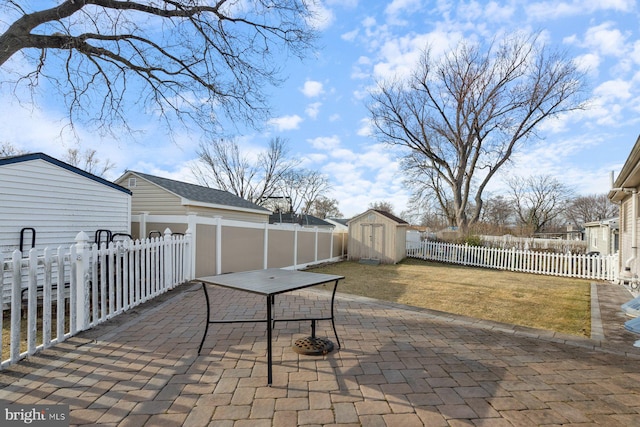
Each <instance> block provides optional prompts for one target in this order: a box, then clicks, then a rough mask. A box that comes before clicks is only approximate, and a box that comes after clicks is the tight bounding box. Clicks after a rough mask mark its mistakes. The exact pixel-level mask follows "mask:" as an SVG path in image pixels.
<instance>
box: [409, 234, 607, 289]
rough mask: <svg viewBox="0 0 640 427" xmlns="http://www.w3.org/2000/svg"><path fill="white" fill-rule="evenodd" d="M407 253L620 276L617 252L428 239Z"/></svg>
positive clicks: (537, 271)
mask: <svg viewBox="0 0 640 427" xmlns="http://www.w3.org/2000/svg"><path fill="white" fill-rule="evenodd" d="M407 256H408V257H411V258H420V259H424V260H431V261H440V262H447V263H452V264H462V265H468V266H474V267H486V268H495V269H499V270H509V271H519V272H524V273H533V274H546V275H553V276H564V277H576V278H582V279H594V280H607V281H613V280H616V279H617V278H618V255H617V254H615V255H603V256H600V255H583V254H571V253H566V254H560V253H551V252H540V251H527V250H518V249H515V248H514V249H500V248H486V247H481V246H468V245H457V244H451V243H442V242H432V241H424V242H421V243H412V244H411V245H410V246H409V245H407Z"/></svg>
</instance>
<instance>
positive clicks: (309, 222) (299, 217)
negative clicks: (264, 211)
mask: <svg viewBox="0 0 640 427" xmlns="http://www.w3.org/2000/svg"><path fill="white" fill-rule="evenodd" d="M269 224H298V225H299V226H301V227H305V228H315V227H318V228H335V225H333V224H331V223H329V222H327V221H325V220H323V219H320V218H318V217H315V216H313V215H307V214H295V213H274V214H271V215H269Z"/></svg>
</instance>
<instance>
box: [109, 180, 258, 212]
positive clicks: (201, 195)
mask: <svg viewBox="0 0 640 427" xmlns="http://www.w3.org/2000/svg"><path fill="white" fill-rule="evenodd" d="M127 173H129V174H133V175H136V176H138V177H140V178H143V179H145V180H147V181H149V182H151V183H153V184H155V185H157V186H159V187H162V188H164V189H165V190H167V191H170V192H171V193H174V194H175V195H177V196H180V197H182V198H184V199H187V200H190V201H193V202H200V203H207V204H211V205H221V206H230V207H234V208H241V209H248V210H253V211H259V213H265V214H267V213H269V212H270V211H269V210H268V209H265V208H263V207H262V206H259V205H256V204H255V203H252V202H250V201H248V200H245V199H243V198H242V197H238V196H236V195H235V194H232V193H229V192H228V191H224V190H218V189H215V188H209V187H204V186H202V185H196V184H189V183H188V182H182V181H175V180H173V179H168V178H162V177H159V176H154V175H149V174H146V173H142V172H135V171H127V172H125V175H126V174H127ZM123 176H124V175H123ZM121 178H122V177H121Z"/></svg>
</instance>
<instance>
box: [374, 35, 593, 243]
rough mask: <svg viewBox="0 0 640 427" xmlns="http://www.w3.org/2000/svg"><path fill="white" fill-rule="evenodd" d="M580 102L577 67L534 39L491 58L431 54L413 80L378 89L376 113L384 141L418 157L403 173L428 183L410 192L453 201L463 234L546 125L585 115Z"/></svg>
mask: <svg viewBox="0 0 640 427" xmlns="http://www.w3.org/2000/svg"><path fill="white" fill-rule="evenodd" d="M582 93H583V76H582V74H581V73H580V72H579V71H578V70H577V68H576V66H575V65H574V62H573V61H571V59H569V58H567V57H566V56H565V55H564V54H562V53H558V52H551V51H549V49H548V48H546V47H545V46H544V45H542V44H541V43H540V41H539V40H538V36H537V35H533V36H521V35H512V36H509V37H507V38H505V40H504V41H502V42H500V43H492V44H491V45H490V46H489V47H488V48H487V49H486V50H483V49H482V48H481V47H480V46H479V45H475V44H472V43H470V42H463V43H461V44H460V45H458V47H457V48H455V49H454V50H452V51H451V52H448V53H446V54H445V55H443V56H442V57H435V56H434V54H433V52H432V51H431V49H430V48H428V47H427V49H425V51H424V52H423V55H422V58H421V61H420V63H419V64H418V67H417V70H416V71H415V72H414V73H413V75H412V76H411V77H410V78H409V79H408V80H406V81H401V80H395V81H390V82H380V83H379V84H378V88H377V89H376V90H375V91H372V93H371V98H372V102H371V103H370V106H369V110H370V113H371V117H372V121H373V125H374V129H375V132H376V134H377V136H378V137H379V139H380V140H382V141H384V142H386V143H388V144H391V145H395V146H399V147H401V148H403V149H407V151H408V155H409V156H413V159H411V161H409V162H407V163H405V171H409V172H413V173H415V174H416V175H418V174H420V173H426V174H427V175H426V177H425V178H424V179H423V180H421V181H415V182H408V184H409V185H411V189H412V190H413V191H414V192H420V191H423V190H424V188H425V187H424V186H425V185H427V186H428V185H430V186H431V189H432V190H436V193H435V194H434V195H433V196H435V197H438V198H439V199H440V198H441V196H444V195H446V196H447V197H446V198H444V197H442V201H441V203H442V208H443V211H446V212H448V210H449V209H450V208H449V202H451V209H453V211H452V213H453V215H454V218H455V222H456V225H457V226H458V228H459V230H460V232H461V233H466V231H467V229H468V226H469V224H472V223H474V222H476V221H478V219H479V217H480V213H481V212H482V207H483V201H482V194H483V191H484V189H485V187H486V186H487V184H488V183H489V182H490V181H491V179H492V178H493V177H494V176H495V174H496V172H497V171H498V170H499V169H500V168H501V167H502V166H503V165H504V164H505V163H506V162H507V161H508V160H509V159H510V157H511V156H512V154H513V153H514V151H515V150H516V149H518V147H519V146H520V145H521V144H524V143H525V142H527V141H528V140H530V139H531V138H532V137H534V136H535V131H536V128H538V127H539V125H540V123H542V122H543V121H545V120H547V119H549V118H552V117H557V116H558V115H560V114H562V113H566V112H569V111H572V110H576V109H580V108H583V106H584V104H583V101H582ZM414 168H417V169H416V170H414ZM429 183H430V184H429ZM433 196H432V197H433ZM470 202H473V204H474V206H473V208H472V210H471V213H468V205H469V203H470Z"/></svg>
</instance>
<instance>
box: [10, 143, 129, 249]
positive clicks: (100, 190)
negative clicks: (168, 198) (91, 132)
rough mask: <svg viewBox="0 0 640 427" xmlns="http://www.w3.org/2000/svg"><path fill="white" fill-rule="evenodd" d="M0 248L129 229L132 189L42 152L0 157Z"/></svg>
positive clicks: (60, 242)
mask: <svg viewBox="0 0 640 427" xmlns="http://www.w3.org/2000/svg"><path fill="white" fill-rule="evenodd" d="M0 188H2V190H1V191H0V253H4V254H7V253H10V252H12V251H14V250H16V249H21V250H22V251H23V252H26V251H28V250H29V249H31V247H32V246H33V247H35V248H37V249H44V248H45V247H49V248H52V249H55V248H57V247H58V246H66V247H69V246H70V245H72V244H74V243H75V238H76V235H77V234H78V233H79V232H80V231H84V232H85V233H87V235H88V236H89V238H90V239H93V238H94V236H96V231H98V230H109V231H110V232H111V233H123V234H129V233H130V228H131V192H130V191H129V190H127V189H125V188H122V187H120V186H119V185H116V184H114V183H113V182H110V181H107V180H105V179H103V178H100V177H98V176H96V175H93V174H90V173H88V172H86V171H84V170H82V169H78V168H76V167H74V166H71V165H69V164H67V163H64V162H62V161H60V160H57V159H54V158H53V157H50V156H48V155H46V154H43V153H32V154H25V155H21V156H12V157H4V158H0Z"/></svg>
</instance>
